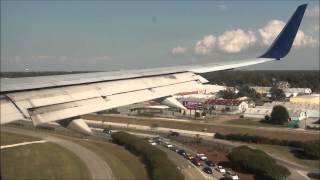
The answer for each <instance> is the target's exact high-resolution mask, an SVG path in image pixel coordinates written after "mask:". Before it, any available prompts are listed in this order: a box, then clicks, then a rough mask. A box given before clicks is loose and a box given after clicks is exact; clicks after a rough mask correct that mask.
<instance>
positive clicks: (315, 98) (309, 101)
mask: <svg viewBox="0 0 320 180" xmlns="http://www.w3.org/2000/svg"><path fill="white" fill-rule="evenodd" d="M290 102H291V103H294V104H302V105H318V106H319V103H320V95H319V94H312V95H304V96H297V97H292V98H290Z"/></svg>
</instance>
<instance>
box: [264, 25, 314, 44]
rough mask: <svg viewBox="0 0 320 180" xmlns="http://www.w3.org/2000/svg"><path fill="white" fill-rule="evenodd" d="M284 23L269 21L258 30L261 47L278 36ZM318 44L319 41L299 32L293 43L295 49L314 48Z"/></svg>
mask: <svg viewBox="0 0 320 180" xmlns="http://www.w3.org/2000/svg"><path fill="white" fill-rule="evenodd" d="M284 26H285V23H284V22H283V21H280V20H277V19H275V20H271V21H269V22H268V23H267V25H265V26H264V27H263V28H261V29H259V33H260V36H261V38H262V44H263V45H270V44H271V43H272V42H273V40H274V39H275V38H276V37H277V36H278V34H279V33H280V31H281V30H282V28H283V27H284ZM318 44H319V41H318V40H316V39H314V38H313V37H312V36H310V35H307V34H305V33H304V32H303V31H301V30H299V31H298V33H297V35H296V38H295V40H294V42H293V46H295V47H307V46H308V47H314V46H316V45H318Z"/></svg>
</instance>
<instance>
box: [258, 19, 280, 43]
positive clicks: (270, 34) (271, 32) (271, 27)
mask: <svg viewBox="0 0 320 180" xmlns="http://www.w3.org/2000/svg"><path fill="white" fill-rule="evenodd" d="M284 25H285V23H284V22H283V21H280V20H277V19H275V20H271V21H269V22H268V23H267V25H265V26H264V27H263V28H262V29H259V33H260V36H261V38H262V44H264V45H270V44H271V43H272V41H273V40H274V39H275V38H276V36H277V35H278V34H279V32H280V31H281V30H282V28H283V27H284Z"/></svg>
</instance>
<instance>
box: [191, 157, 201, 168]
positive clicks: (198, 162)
mask: <svg viewBox="0 0 320 180" xmlns="http://www.w3.org/2000/svg"><path fill="white" fill-rule="evenodd" d="M191 162H192V163H193V164H194V165H196V166H202V163H201V161H200V160H199V159H197V158H193V159H192V160H191Z"/></svg>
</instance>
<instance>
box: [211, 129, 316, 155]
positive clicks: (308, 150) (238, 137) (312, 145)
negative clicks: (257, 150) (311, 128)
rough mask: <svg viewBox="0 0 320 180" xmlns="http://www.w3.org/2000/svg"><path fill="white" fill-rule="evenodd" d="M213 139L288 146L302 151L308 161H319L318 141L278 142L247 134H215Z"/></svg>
mask: <svg viewBox="0 0 320 180" xmlns="http://www.w3.org/2000/svg"><path fill="white" fill-rule="evenodd" d="M214 137H215V138H218V139H226V140H232V141H241V142H248V143H256V144H271V145H280V146H290V147H294V148H298V149H300V150H301V151H302V153H303V155H304V156H305V157H307V158H310V159H320V140H313V141H307V142H302V141H294V140H280V139H275V138H267V137H262V136H254V135H248V134H226V135H224V134H220V133H216V134H215V136H214Z"/></svg>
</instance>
